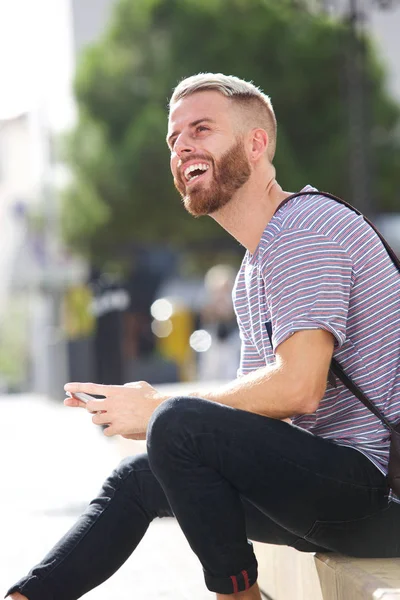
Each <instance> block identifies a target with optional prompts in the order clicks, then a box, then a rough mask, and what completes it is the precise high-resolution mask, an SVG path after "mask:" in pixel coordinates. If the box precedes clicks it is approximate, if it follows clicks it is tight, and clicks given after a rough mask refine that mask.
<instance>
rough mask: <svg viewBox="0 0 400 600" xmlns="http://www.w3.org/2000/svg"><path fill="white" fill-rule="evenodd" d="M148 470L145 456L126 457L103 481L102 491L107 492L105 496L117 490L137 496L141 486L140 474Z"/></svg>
mask: <svg viewBox="0 0 400 600" xmlns="http://www.w3.org/2000/svg"><path fill="white" fill-rule="evenodd" d="M146 470H150V467H149V463H148V458H147V455H146V454H140V455H137V456H128V457H126V458H124V459H123V460H122V461H121V462H120V463H119V465H118V466H117V467H116V468H115V469H114V471H113V472H112V474H111V476H110V477H109V478H108V479H107V480H106V481H105V483H104V485H103V490H104V491H106V492H108V493H107V494H106V495H108V496H110V495H111V496H112V495H114V494H115V492H116V491H117V490H120V492H122V493H124V492H125V493H127V494H128V495H129V496H136V495H138V494H139V491H140V488H141V484H140V481H139V479H138V478H139V477H140V474H141V473H143V472H145V471H146Z"/></svg>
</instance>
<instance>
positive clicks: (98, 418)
mask: <svg viewBox="0 0 400 600" xmlns="http://www.w3.org/2000/svg"><path fill="white" fill-rule="evenodd" d="M109 419H110V417H109V416H108V415H107V413H106V412H102V413H96V414H94V415H93V417H92V423H94V424H95V425H109V423H110V421H109Z"/></svg>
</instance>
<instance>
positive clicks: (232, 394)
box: [189, 365, 313, 419]
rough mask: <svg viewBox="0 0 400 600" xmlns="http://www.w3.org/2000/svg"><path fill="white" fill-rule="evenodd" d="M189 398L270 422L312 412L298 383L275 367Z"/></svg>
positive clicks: (279, 367) (282, 369) (193, 394)
mask: <svg viewBox="0 0 400 600" xmlns="http://www.w3.org/2000/svg"><path fill="white" fill-rule="evenodd" d="M189 395H192V396H197V397H201V398H205V399H207V400H211V401H212V402H218V403H219V404H225V405H226V406H232V407H233V408H238V409H241V410H247V411H249V412H254V413H257V414H260V415H263V416H267V417H271V418H274V419H286V418H291V417H293V416H294V415H296V414H301V413H307V412H313V411H312V410H311V409H310V407H309V405H308V403H307V400H306V399H304V398H303V395H302V392H301V389H300V386H299V385H298V382H297V381H296V380H295V378H293V377H292V376H291V375H290V374H289V373H287V372H286V371H285V369H284V368H283V367H281V366H279V365H274V366H273V367H265V368H262V369H258V370H257V371H254V372H253V373H249V374H248V375H244V376H243V377H240V378H238V379H235V380H234V381H232V382H230V383H228V384H226V385H222V386H221V387H219V388H218V389H216V390H212V391H211V390H210V391H209V392H206V393H204V392H203V391H201V392H196V391H195V392H194V393H192V394H189ZM310 406H311V405H310Z"/></svg>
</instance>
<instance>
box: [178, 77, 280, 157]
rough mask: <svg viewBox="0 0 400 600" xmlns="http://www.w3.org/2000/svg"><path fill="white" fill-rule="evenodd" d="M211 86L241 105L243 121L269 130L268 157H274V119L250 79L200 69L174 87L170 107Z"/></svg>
mask: <svg viewBox="0 0 400 600" xmlns="http://www.w3.org/2000/svg"><path fill="white" fill-rule="evenodd" d="M209 90H214V91H216V92H219V93H220V94H223V95H224V96H226V97H227V98H230V99H231V100H232V102H234V103H235V104H236V105H237V106H239V107H240V108H242V109H243V112H244V113H245V114H246V116H247V118H246V120H245V125H247V126H249V127H261V128H262V129H265V131H266V132H267V133H268V138H269V143H268V158H269V159H270V161H272V160H273V158H274V155H275V149H276V134H277V122H276V117H275V113H274V109H273V106H272V102H271V99H270V97H269V96H267V95H266V94H264V92H263V91H262V90H261V89H260V88H259V87H257V86H255V85H254V84H253V83H252V82H249V81H244V79H239V77H235V76H234V75H223V74H222V73H199V74H198V75H192V76H191V77H187V78H186V79H183V80H182V81H181V82H180V83H179V84H178V85H177V86H176V88H175V89H174V91H173V94H172V96H171V100H170V102H169V108H170V109H171V108H172V106H173V105H174V104H175V103H176V102H178V101H179V100H181V99H182V98H186V97H187V96H190V95H192V94H195V93H196V92H204V91H209Z"/></svg>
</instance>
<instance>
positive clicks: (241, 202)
mask: <svg viewBox="0 0 400 600" xmlns="http://www.w3.org/2000/svg"><path fill="white" fill-rule="evenodd" d="M290 194H291V192H284V191H283V190H282V188H281V186H280V185H279V184H278V183H277V181H276V179H275V173H273V175H271V176H270V177H264V180H263V181H257V179H256V178H253V179H252V180H251V181H250V180H249V181H248V182H247V183H246V184H245V185H244V186H243V187H242V188H241V189H240V190H238V192H237V193H236V194H235V195H234V196H233V197H232V199H231V201H230V202H229V203H228V204H226V205H225V206H224V207H223V208H221V209H220V210H218V211H216V212H215V213H213V214H212V215H210V216H211V217H212V218H213V219H214V220H215V221H216V222H217V223H218V224H219V225H221V227H223V228H224V229H225V230H226V231H227V232H228V233H229V234H230V235H231V236H232V237H234V238H235V239H236V240H237V241H238V242H239V243H240V244H242V246H244V247H245V248H246V249H247V250H248V251H249V252H250V253H251V254H254V252H255V250H256V248H257V246H258V244H259V242H260V239H261V236H262V234H263V231H264V229H265V228H266V226H267V225H268V223H269V222H270V220H271V219H272V217H273V216H274V213H275V211H276V209H277V208H278V206H279V204H280V203H281V202H283V200H285V198H287V197H288V196H290Z"/></svg>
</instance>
